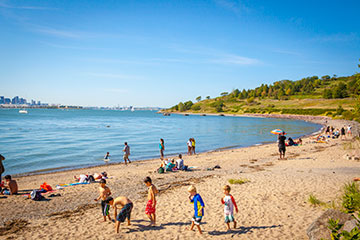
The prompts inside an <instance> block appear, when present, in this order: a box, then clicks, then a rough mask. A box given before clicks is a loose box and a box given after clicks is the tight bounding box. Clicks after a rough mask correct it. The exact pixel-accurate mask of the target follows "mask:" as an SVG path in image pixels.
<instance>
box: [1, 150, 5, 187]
mask: <svg viewBox="0 0 360 240" xmlns="http://www.w3.org/2000/svg"><path fill="white" fill-rule="evenodd" d="M4 160H5V157H4V156H3V155H1V154H0V191H1V189H2V188H1V184H2V181H1V174H3V173H4V172H5V168H4V165H3V163H2V161H4Z"/></svg>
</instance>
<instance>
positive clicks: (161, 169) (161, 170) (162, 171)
mask: <svg viewBox="0 0 360 240" xmlns="http://www.w3.org/2000/svg"><path fill="white" fill-rule="evenodd" d="M157 171H158V173H164V172H165V170H164V168H163V167H159V169H158V170H157Z"/></svg>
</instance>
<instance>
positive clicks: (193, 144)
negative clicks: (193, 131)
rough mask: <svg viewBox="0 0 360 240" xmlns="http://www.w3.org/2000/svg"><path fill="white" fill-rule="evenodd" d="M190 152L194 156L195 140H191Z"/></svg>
mask: <svg viewBox="0 0 360 240" xmlns="http://www.w3.org/2000/svg"><path fill="white" fill-rule="evenodd" d="M191 151H192V153H193V154H194V155H195V154H196V153H195V139H194V138H191Z"/></svg>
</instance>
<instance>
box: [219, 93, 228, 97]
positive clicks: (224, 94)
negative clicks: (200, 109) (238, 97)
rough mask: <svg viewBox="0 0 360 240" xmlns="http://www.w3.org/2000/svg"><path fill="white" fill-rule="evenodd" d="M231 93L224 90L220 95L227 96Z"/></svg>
mask: <svg viewBox="0 0 360 240" xmlns="http://www.w3.org/2000/svg"><path fill="white" fill-rule="evenodd" d="M228 94H229V93H228V92H222V93H220V95H221V96H222V97H225V96H227V95H228Z"/></svg>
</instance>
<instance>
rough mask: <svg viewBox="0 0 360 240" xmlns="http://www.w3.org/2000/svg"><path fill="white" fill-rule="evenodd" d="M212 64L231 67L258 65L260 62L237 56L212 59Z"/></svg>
mask: <svg viewBox="0 0 360 240" xmlns="http://www.w3.org/2000/svg"><path fill="white" fill-rule="evenodd" d="M209 61H210V62H213V63H219V64H231V65H256V64H259V63H260V61H259V60H257V59H255V58H248V57H242V56H237V55H224V56H219V57H218V58H216V59H210V60H209Z"/></svg>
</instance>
